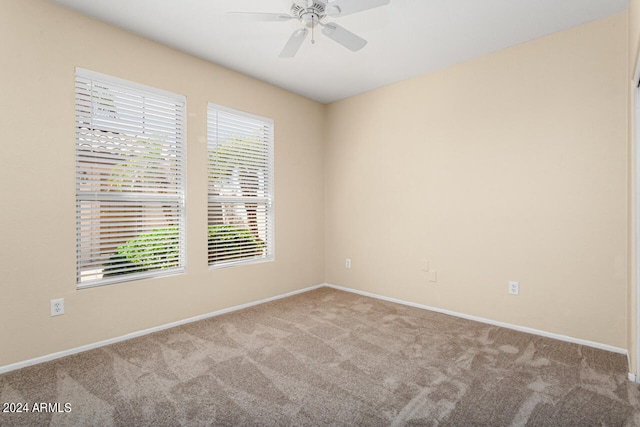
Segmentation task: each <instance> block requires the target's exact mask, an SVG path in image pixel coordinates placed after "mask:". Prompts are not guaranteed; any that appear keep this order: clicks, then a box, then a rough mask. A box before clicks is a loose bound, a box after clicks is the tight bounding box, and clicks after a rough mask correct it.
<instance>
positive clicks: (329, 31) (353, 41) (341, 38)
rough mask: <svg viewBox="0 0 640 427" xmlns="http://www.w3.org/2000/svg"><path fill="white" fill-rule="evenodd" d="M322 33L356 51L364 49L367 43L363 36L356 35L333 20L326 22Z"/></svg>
mask: <svg viewBox="0 0 640 427" xmlns="http://www.w3.org/2000/svg"><path fill="white" fill-rule="evenodd" d="M322 34H324V35H325V36H327V37H329V38H330V39H331V40H333V41H335V42H337V43H340V44H341V45H342V46H344V47H346V48H347V49H349V50H352V51H354V52H355V51H358V50H360V49H362V48H363V47H365V45H366V44H367V41H366V40H365V39H363V38H362V37H360V36H356V35H355V34H353V33H352V32H351V31H349V30H345V29H344V28H343V27H341V26H340V25H338V24H334V23H333V22H330V23H328V24H325V25H324V26H323V27H322Z"/></svg>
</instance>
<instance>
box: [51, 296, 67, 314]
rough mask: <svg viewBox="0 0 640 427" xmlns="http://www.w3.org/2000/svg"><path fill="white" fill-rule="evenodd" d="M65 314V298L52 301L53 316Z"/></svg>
mask: <svg viewBox="0 0 640 427" xmlns="http://www.w3.org/2000/svg"><path fill="white" fill-rule="evenodd" d="M61 314H64V298H59V299H52V300H51V316H60V315H61Z"/></svg>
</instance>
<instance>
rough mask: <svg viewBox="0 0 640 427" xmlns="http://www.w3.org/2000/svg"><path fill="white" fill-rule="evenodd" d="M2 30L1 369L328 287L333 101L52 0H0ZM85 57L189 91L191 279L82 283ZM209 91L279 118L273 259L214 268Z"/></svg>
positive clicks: (89, 64)
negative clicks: (78, 220)
mask: <svg viewBox="0 0 640 427" xmlns="http://www.w3.org/2000/svg"><path fill="white" fill-rule="evenodd" d="M0 39H1V40H2V42H1V44H0V49H1V52H2V57H3V66H2V67H0V81H2V93H1V95H0V96H1V99H2V101H1V103H0V129H2V138H1V139H0V144H2V151H3V155H2V156H1V157H0V194H1V195H2V203H1V205H0V240H1V242H2V243H1V244H0V293H1V297H0V337H2V341H1V344H0V367H1V366H5V365H8V364H11V363H15V362H19V361H24V360H27V359H30V358H34V357H38V356H42V355H46V354H50V353H54V352H57V351H61V350H66V349H70V348H74V347H77V346H81V345H85V344H89V343H94V342H98V341H101V340H105V339H108V338H112V337H117V336H121V335H124V334H127V333H130V332H134V331H139V330H143V329H146V328H150V327H154V326H158V325H162V324H166V323H169V322H172V321H177V320H181V319H185V318H189V317H193V316H196V315H200V314H203V313H209V312H212V311H214V310H218V309H221V308H226V307H230V306H234V305H238V304H242V303H246V302H250V301H255V300H259V299H261V298H265V297H270V296H274V295H279V294H282V293H285V292H288V291H293V290H296V289H300V288H304V287H308V286H312V285H317V284H320V283H322V281H323V274H324V271H323V254H324V245H323V227H324V221H323V204H324V201H323V191H322V190H323V179H322V176H323V164H322V150H323V140H324V135H323V129H324V127H325V126H324V110H325V106H323V105H321V104H318V103H315V102H313V101H309V100H307V99H304V98H302V97H300V96H297V95H294V94H291V93H289V92H286V91H283V90H280V89H277V88H275V87H273V86H270V85H267V84H265V83H262V82H259V81H256V80H253V79H251V78H248V77H244V76H242V75H240V74H237V73H235V72H232V71H229V70H227V69H224V68H221V67H218V66H215V65H212V64H210V63H207V62H205V61H201V60H199V59H196V58H194V57H191V56H188V55H185V54H182V53H179V52H177V51H175V50H172V49H169V48H167V47H163V46H161V45H158V44H156V43H153V42H151V41H149V40H145V39H143V38H139V37H136V36H133V35H131V34H129V33H127V32H124V31H121V30H118V29H115V28H114V27H110V26H108V25H104V24H101V23H98V22H97V21H94V20H92V19H89V18H86V17H83V16H81V15H79V14H76V13H74V12H71V11H69V10H67V9H64V8H61V7H59V6H57V5H55V4H52V3H50V2H48V1H44V0H27V1H24V0H21V1H15V0H0ZM76 66H79V67H82V68H86V69H90V70H94V71H98V72H101V73H105V74H109V75H112V76H115V77H119V78H123V79H127V80H131V81H134V82H137V83H141V84H145V85H150V86H154V87H157V88H160V89H164V90H168V91H173V92H177V93H180V94H183V95H185V96H186V97H187V113H188V120H187V125H188V129H187V142H188V147H187V164H188V176H187V216H188V218H187V229H188V245H187V258H188V269H187V273H186V274H185V275H179V276H173V277H167V278H162V279H154V280H144V281H136V282H130V283H123V284H117V285H111V286H106V287H100V288H93V289H85V290H81V291H77V290H76V289H75V237H74V236H75V181H74V179H75V178H74V177H75V175H74V155H75V153H74V67H76ZM207 101H212V102H215V103H217V104H221V105H226V106H229V107H232V108H237V109H240V110H245V111H249V112H251V113H254V114H258V115H263V116H267V117H271V118H273V119H274V122H275V129H276V134H275V137H276V138H275V139H276V147H275V152H276V155H275V164H276V170H275V179H276V190H275V191H276V194H275V200H276V219H275V227H276V238H275V245H276V261H275V262H271V263H263V264H257V265H252V266H246V267H236V268H228V269H223V270H217V271H209V270H208V267H207V259H206V254H207V250H206V245H207V240H206V227H207V218H206V214H207V211H206V200H207V196H206V194H207V193H206V192H207V187H206V179H207V175H206V159H207V156H206V104H207ZM53 298H64V299H65V310H66V314H65V315H64V316H60V317H54V318H52V317H50V316H49V300H50V299H53Z"/></svg>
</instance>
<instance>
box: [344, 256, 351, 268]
mask: <svg viewBox="0 0 640 427" xmlns="http://www.w3.org/2000/svg"><path fill="white" fill-rule="evenodd" d="M344 268H351V260H350V259H349V258H347V259H346V260H345V262H344Z"/></svg>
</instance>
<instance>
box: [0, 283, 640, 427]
mask: <svg viewBox="0 0 640 427" xmlns="http://www.w3.org/2000/svg"><path fill="white" fill-rule="evenodd" d="M626 372H627V365H626V358H625V357H624V356H622V355H619V354H613V353H608V352H605V351H601V350H596V349H593V348H588V347H583V346H579V345H575V344H568V343H564V342H559V341H554V340H551V339H547V338H542V337H538V336H533V335H529V334H524V333H520V332H515V331H512V330H508V329H503V328H498V327H494V326H489V325H485V324H480V323H475V322H471V321H467V320H462V319H458V318H455V317H450V316H446V315H442V314H437V313H431V312H428V311H424V310H420V309H416V308H411V307H406V306H402V305H397V304H393V303H388V302H384V301H379V300H376V299H371V298H366V297H362V296H359V295H354V294H350V293H346V292H341V291H337V290H334V289H330V288H321V289H318V290H316V291H312V292H307V293H305V294H301V295H297V296H293V297H290V298H286V299H283V300H279V301H275V302H272V303H268V304H263V305H260V306H257V307H253V308H250V309H246V310H242V311H238V312H235V313H230V314H226V315H223V316H219V317H215V318H211V319H208V320H204V321H200V322H197V323H191V324H188V325H185V326H181V327H177V328H173V329H169V330H166V331H162V332H158V333H154V334H151V335H147V336H144V337H141V338H137V339H133V340H130V341H127V342H122V343H118V344H114V345H110V346H107V347H102V348H100V349H96V350H92V351H89V352H85V353H82V354H78V355H74V356H70V357H66V358H64V359H60V360H56V361H53V362H49V363H44V364H41V365H38V366H33V367H29V368H25V369H22V370H19V371H15V372H10V373H8V374H5V375H2V376H0V401H1V402H28V403H29V404H30V405H32V404H33V403H35V402H45V403H54V405H52V406H49V407H48V408H47V409H48V410H56V411H62V412H55V413H51V412H45V413H33V412H31V413H27V414H25V413H23V414H7V413H0V425H3V426H19V425H39V426H40V425H72V426H85V425H96V426H98V425H99V426H110V425H121V426H165V425H170V426H177V425H197V426H204V425H212V426H251V425H254V426H258V425H259V426H271V425H274V426H275V425H278V426H281V425H295V426H320V425H338V426H352V425H353V426H357V425H361V426H389V425H392V426H394V425H398V426H400V425H407V426H417V425H423V426H507V425H526V426H640V390H639V389H638V385H637V384H633V383H631V382H630V381H628V380H627V379H626ZM55 403H57V404H58V405H57V407H56V405H55ZM66 403H68V404H70V405H69V406H70V407H69V406H67V407H65V404H66ZM66 409H70V411H69V412H64V411H65V410H66Z"/></svg>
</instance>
